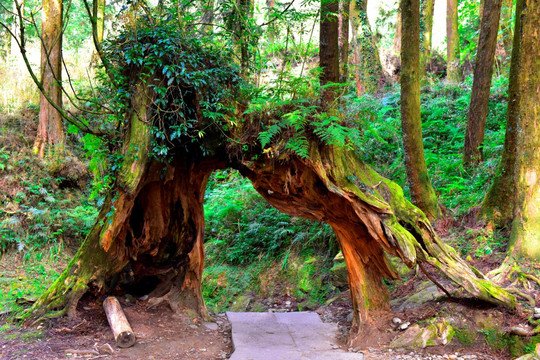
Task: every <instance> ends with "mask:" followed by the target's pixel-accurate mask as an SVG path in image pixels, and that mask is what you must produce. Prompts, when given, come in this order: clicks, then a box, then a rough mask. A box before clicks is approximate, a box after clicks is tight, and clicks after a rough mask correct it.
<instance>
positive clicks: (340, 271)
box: [330, 262, 349, 288]
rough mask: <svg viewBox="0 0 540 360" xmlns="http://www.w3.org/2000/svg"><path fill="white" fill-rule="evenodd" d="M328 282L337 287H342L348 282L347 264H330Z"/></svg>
mask: <svg viewBox="0 0 540 360" xmlns="http://www.w3.org/2000/svg"><path fill="white" fill-rule="evenodd" d="M330 282H331V283H332V285H334V286H335V287H337V288H344V287H346V286H347V285H348V284H349V283H348V281H347V265H345V263H344V262H341V263H336V264H334V266H332V268H331V269H330Z"/></svg>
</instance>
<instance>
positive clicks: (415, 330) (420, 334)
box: [390, 320, 454, 349]
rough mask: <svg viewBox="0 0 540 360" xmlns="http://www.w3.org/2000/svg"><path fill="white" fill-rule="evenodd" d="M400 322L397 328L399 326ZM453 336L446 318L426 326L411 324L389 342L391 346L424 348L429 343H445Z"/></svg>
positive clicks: (429, 344) (452, 330)
mask: <svg viewBox="0 0 540 360" xmlns="http://www.w3.org/2000/svg"><path fill="white" fill-rule="evenodd" d="M405 324H407V323H403V324H401V325H400V326H399V327H398V328H401V327H402V326H403V325H405ZM453 336H454V329H453V328H452V326H450V324H448V322H446V320H443V321H442V322H440V323H434V324H431V325H429V326H427V327H426V328H421V327H420V326H419V325H418V324H415V325H413V326H411V327H410V328H409V329H407V330H406V331H405V332H404V333H403V335H401V336H399V337H397V338H396V339H394V340H393V341H392V342H391V343H390V347H391V348H410V349H414V348H422V349H424V348H426V347H427V346H431V345H446V344H448V343H449V342H450V341H451V340H452V338H453Z"/></svg>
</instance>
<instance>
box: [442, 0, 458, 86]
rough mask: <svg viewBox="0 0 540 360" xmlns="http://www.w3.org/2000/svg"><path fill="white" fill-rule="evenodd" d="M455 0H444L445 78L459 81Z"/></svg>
mask: <svg viewBox="0 0 540 360" xmlns="http://www.w3.org/2000/svg"><path fill="white" fill-rule="evenodd" d="M459 58H460V55H459V31H458V10H457V0H447V1H446V79H447V80H448V81H450V82H460V81H461V68H460V66H459Z"/></svg>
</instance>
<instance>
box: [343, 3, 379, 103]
mask: <svg viewBox="0 0 540 360" xmlns="http://www.w3.org/2000/svg"><path fill="white" fill-rule="evenodd" d="M350 17H351V21H352V26H353V27H354V28H355V41H354V47H355V51H356V53H357V54H358V57H357V59H356V60H357V61H356V64H355V65H356V67H357V68H358V73H359V75H360V79H359V81H360V82H361V84H362V89H363V91H364V92H365V93H367V94H374V93H376V92H377V91H378V90H379V85H380V83H381V82H382V81H383V80H384V76H383V70H382V65H381V59H380V57H379V49H378V48H377V43H376V42H375V39H374V38H373V34H372V32H371V27H370V25H369V21H368V16H367V0H353V1H350Z"/></svg>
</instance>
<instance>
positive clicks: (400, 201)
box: [233, 144, 515, 336]
mask: <svg viewBox="0 0 540 360" xmlns="http://www.w3.org/2000/svg"><path fill="white" fill-rule="evenodd" d="M273 156H274V157H270V156H268V155H267V156H264V157H261V158H259V160H258V161H255V162H254V161H239V162H238V163H237V164H233V166H234V167H237V168H238V169H239V170H240V172H241V173H242V174H243V175H245V176H246V177H248V178H249V179H250V180H251V181H252V183H253V186H254V187H255V189H256V190H257V191H258V192H259V193H260V194H261V195H262V196H263V197H264V198H265V199H267V200H268V202H269V203H270V204H272V205H273V206H275V207H276V208H277V209H279V210H280V211H283V212H285V213H288V214H291V215H293V216H299V217H305V218H308V219H314V220H318V221H324V222H326V223H328V224H330V225H331V226H332V228H333V229H334V231H335V233H336V235H337V238H338V242H339V244H340V247H341V250H342V252H343V255H344V257H345V261H346V264H347V271H348V281H349V286H350V291H351V298H352V303H353V308H354V323H353V328H354V329H355V331H356V332H355V331H353V336H354V335H356V334H357V332H361V331H362V329H365V328H366V327H367V326H369V324H370V323H372V322H373V318H372V316H373V314H376V313H377V311H378V310H388V309H389V302H388V299H389V295H388V291H387V289H386V287H385V286H384V284H383V282H382V280H383V278H387V279H396V278H397V273H396V271H395V269H394V268H393V266H392V265H391V263H390V261H389V260H388V257H387V254H391V255H394V256H397V257H399V258H400V259H401V260H403V262H404V263H405V264H406V265H407V266H409V267H413V266H415V264H416V263H417V262H418V261H420V262H428V263H430V264H431V265H433V266H434V267H436V268H438V269H439V270H441V271H442V272H444V273H445V274H446V275H447V276H448V277H450V278H451V279H452V280H453V281H455V282H456V283H457V284H458V285H459V286H462V287H463V288H464V289H465V290H466V291H468V292H469V293H470V294H472V295H473V296H475V297H478V298H481V299H484V300H487V301H490V302H493V303H498V304H505V305H507V306H509V307H514V306H515V298H514V297H513V296H512V295H509V294H508V293H506V292H505V291H503V290H501V289H500V288H498V287H497V286H495V285H493V284H491V283H490V282H489V281H487V280H486V279H485V278H484V277H483V276H482V275H481V274H480V273H478V272H477V271H476V270H474V269H472V268H470V267H469V266H468V265H467V264H466V263H465V262H464V261H463V260H461V258H460V257H459V256H458V255H457V254H456V252H455V251H454V250H453V249H452V248H450V247H448V246H447V245H445V244H444V243H443V242H442V241H441V240H440V239H439V238H438V237H437V234H436V233H435V231H434V230H433V228H432V227H431V224H430V222H429V220H428V219H427V218H426V216H425V215H424V213H423V212H422V211H420V210H419V209H418V208H417V207H415V206H414V205H412V204H411V203H410V202H408V201H407V200H406V199H405V197H404V196H403V191H402V190H401V188H400V187H399V186H397V185H396V184H395V183H393V182H391V181H389V180H387V179H385V178H383V177H381V176H380V175H379V174H377V173H376V172H375V171H373V170H372V169H371V168H370V167H369V166H367V165H365V164H364V163H363V162H362V161H361V160H360V159H359V158H358V157H356V155H354V154H353V153H352V152H348V151H345V150H343V149H340V148H336V147H329V146H323V147H320V146H317V145H314V144H312V147H311V150H310V158H309V159H300V158H298V157H296V156H290V155H286V154H282V155H276V154H274V155H273Z"/></svg>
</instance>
